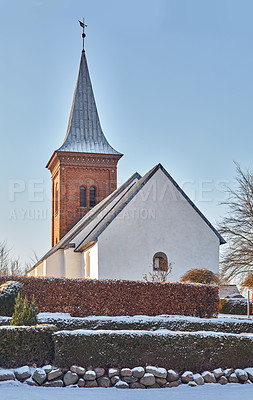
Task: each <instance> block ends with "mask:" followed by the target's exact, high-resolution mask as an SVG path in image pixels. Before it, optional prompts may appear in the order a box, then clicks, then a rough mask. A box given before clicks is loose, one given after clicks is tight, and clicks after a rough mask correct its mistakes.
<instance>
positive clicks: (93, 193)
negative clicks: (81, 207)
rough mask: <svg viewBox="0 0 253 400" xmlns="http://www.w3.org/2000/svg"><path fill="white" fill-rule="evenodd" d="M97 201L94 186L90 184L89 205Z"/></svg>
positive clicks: (91, 205)
mask: <svg viewBox="0 0 253 400" xmlns="http://www.w3.org/2000/svg"><path fill="white" fill-rule="evenodd" d="M96 203H97V193H96V187H95V186H91V187H90V207H94V206H95V205H96Z"/></svg>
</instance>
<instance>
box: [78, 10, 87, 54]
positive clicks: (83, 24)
mask: <svg viewBox="0 0 253 400" xmlns="http://www.w3.org/2000/svg"><path fill="white" fill-rule="evenodd" d="M78 22H79V24H80V26H81V27H82V28H83V33H82V38H83V51H84V38H85V36H86V34H85V33H84V28H86V27H87V25H86V24H85V23H84V18H83V22H82V21H79V20H78Z"/></svg>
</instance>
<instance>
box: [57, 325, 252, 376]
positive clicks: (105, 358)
mask: <svg viewBox="0 0 253 400" xmlns="http://www.w3.org/2000/svg"><path fill="white" fill-rule="evenodd" d="M53 339H54V342H55V362H56V365H58V366H59V367H63V368H65V367H66V368H69V367H70V366H71V365H91V366H100V367H104V368H108V367H125V366H126V365H127V366H128V367H129V368H133V367H134V366H136V365H140V366H141V365H142V366H145V365H159V366H161V367H164V368H173V369H175V370H178V371H181V370H191V371H193V372H197V371H201V370H202V371H203V370H210V369H214V368H219V367H221V368H228V367H231V368H245V367H247V366H249V365H253V352H252V348H253V337H252V335H249V336H247V335H243V336H241V335H233V334H222V333H213V332H212V333H211V332H210V333H207V332H199V333H196V332H192V333H189V332H180V333H179V332H170V331H156V332H147V331H135V332H134V331H109V332H108V331H82V330H80V331H60V332H57V333H55V334H54V335H53Z"/></svg>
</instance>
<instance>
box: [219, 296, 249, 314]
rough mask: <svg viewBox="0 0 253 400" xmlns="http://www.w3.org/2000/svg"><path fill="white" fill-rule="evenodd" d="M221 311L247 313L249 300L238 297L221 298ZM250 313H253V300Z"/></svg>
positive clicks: (224, 312) (225, 312)
mask: <svg viewBox="0 0 253 400" xmlns="http://www.w3.org/2000/svg"><path fill="white" fill-rule="evenodd" d="M219 312H220V313H222V314H236V315H247V300H246V299H236V298H225V299H220V301H219ZM250 313H251V314H252V302H250Z"/></svg>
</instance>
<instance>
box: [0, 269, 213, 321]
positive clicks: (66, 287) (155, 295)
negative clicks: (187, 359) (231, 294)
mask: <svg viewBox="0 0 253 400" xmlns="http://www.w3.org/2000/svg"><path fill="white" fill-rule="evenodd" d="M7 279H8V277H3V276H1V277H0V283H1V282H2V281H6V280H7ZM11 279H12V280H17V281H19V282H21V283H22V284H23V285H24V286H23V288H22V295H23V296H27V297H28V300H31V298H32V295H34V297H35V300H36V304H37V306H38V309H39V311H40V312H43V311H47V312H68V313H70V314H71V315H73V316H89V315H110V316H114V315H136V314H142V315H160V314H175V315H191V316H197V317H211V316H213V315H216V314H217V313H218V304H219V296H218V288H217V287H216V286H209V285H201V284H186V283H177V282H176V283H170V282H169V283H159V282H144V281H125V280H122V281H121V280H95V279H65V278H34V277H24V276H22V277H19V276H17V277H12V278H11Z"/></svg>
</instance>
